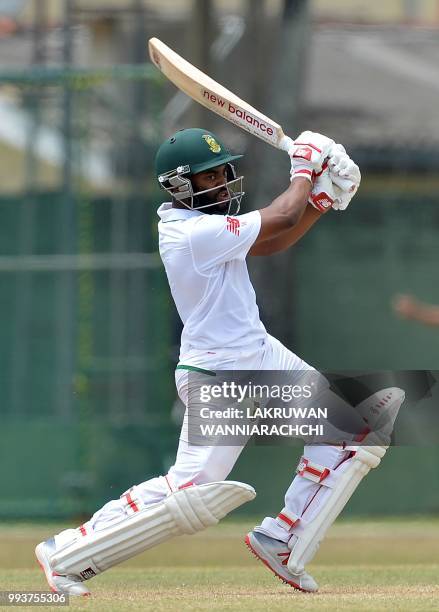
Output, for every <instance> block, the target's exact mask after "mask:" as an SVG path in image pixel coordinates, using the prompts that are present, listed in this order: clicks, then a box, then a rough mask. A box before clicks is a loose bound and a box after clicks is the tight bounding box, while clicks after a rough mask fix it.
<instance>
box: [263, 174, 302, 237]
mask: <svg viewBox="0 0 439 612" xmlns="http://www.w3.org/2000/svg"><path fill="white" fill-rule="evenodd" d="M310 191H311V183H310V182H309V181H308V180H307V179H304V178H297V179H294V180H293V181H292V183H291V185H290V186H289V188H288V189H287V190H286V191H284V192H283V193H282V194H281V195H280V196H278V197H277V198H276V199H275V200H273V202H272V203H271V204H270V205H269V206H267V207H266V208H262V209H261V210H260V211H259V212H260V215H261V230H260V232H259V236H258V238H257V239H256V242H255V245H257V244H260V243H262V242H265V241H266V240H271V239H273V238H275V237H277V236H279V235H280V234H283V233H285V232H288V231H291V230H292V229H293V227H295V226H296V225H297V224H298V223H299V221H300V219H301V217H302V215H303V212H304V211H305V208H306V205H307V202H308V197H309V194H310Z"/></svg>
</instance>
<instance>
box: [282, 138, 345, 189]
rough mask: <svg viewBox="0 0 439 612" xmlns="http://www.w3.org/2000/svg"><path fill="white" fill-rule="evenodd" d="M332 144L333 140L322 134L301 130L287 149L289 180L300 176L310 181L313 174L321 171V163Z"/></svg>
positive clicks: (328, 153)
mask: <svg viewBox="0 0 439 612" xmlns="http://www.w3.org/2000/svg"><path fill="white" fill-rule="evenodd" d="M334 145H335V143H334V141H333V140H331V139H330V138H327V137H326V136H323V134H318V133H317V132H310V131H306V132H302V134H300V136H299V137H298V138H297V139H296V140H295V141H294V143H293V144H292V146H291V147H290V148H289V149H288V154H289V156H290V158H291V173H290V176H291V180H293V179H294V178H297V177H302V178H307V179H308V180H309V181H311V182H312V181H313V179H314V176H315V174H317V173H319V172H321V171H322V167H323V163H324V161H325V159H326V158H327V157H329V155H330V152H331V150H332V147H333V146H334Z"/></svg>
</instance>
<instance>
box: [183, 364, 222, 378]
mask: <svg viewBox="0 0 439 612" xmlns="http://www.w3.org/2000/svg"><path fill="white" fill-rule="evenodd" d="M175 369H176V370H189V371H190V372H200V373H201V374H207V375H208V376H216V373H215V372H213V371H212V370H203V368H196V367H195V366H190V365H183V364H179V365H178V366H177V367H176V368H175Z"/></svg>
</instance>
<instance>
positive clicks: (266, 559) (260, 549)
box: [245, 531, 319, 593]
mask: <svg viewBox="0 0 439 612" xmlns="http://www.w3.org/2000/svg"><path fill="white" fill-rule="evenodd" d="M245 543H246V544H247V546H248V548H249V549H250V550H251V552H252V553H253V554H254V555H255V556H256V557H257V558H258V559H260V561H262V563H264V564H265V565H266V566H267V567H268V569H270V570H271V571H272V572H273V573H274V574H276V576H277V577H278V578H280V579H281V580H282V581H283V582H286V583H287V584H289V585H290V586H292V587H294V588H295V589H298V590H299V591H304V592H305V593H315V592H316V591H317V590H318V588H319V586H318V584H317V583H316V581H315V580H314V578H313V577H312V576H310V575H309V574H307V573H306V572H303V573H301V574H292V573H291V572H290V571H289V570H288V567H287V563H288V557H289V556H290V553H291V551H290V549H289V548H288V546H287V544H285V542H281V541H280V540H275V539H274V538H270V537H269V536H266V535H264V534H263V533H258V532H257V531H250V533H248V534H247V535H246V537H245Z"/></svg>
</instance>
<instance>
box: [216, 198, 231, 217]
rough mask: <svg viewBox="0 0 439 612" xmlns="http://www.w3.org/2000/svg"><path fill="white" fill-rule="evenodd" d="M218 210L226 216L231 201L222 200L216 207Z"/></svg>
mask: <svg viewBox="0 0 439 612" xmlns="http://www.w3.org/2000/svg"><path fill="white" fill-rule="evenodd" d="M216 208H217V210H219V212H221V213H223V214H225V213H226V212H227V211H228V210H229V200H227V201H224V202H222V201H221V200H220V201H219V202H218V204H217V205H216Z"/></svg>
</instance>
